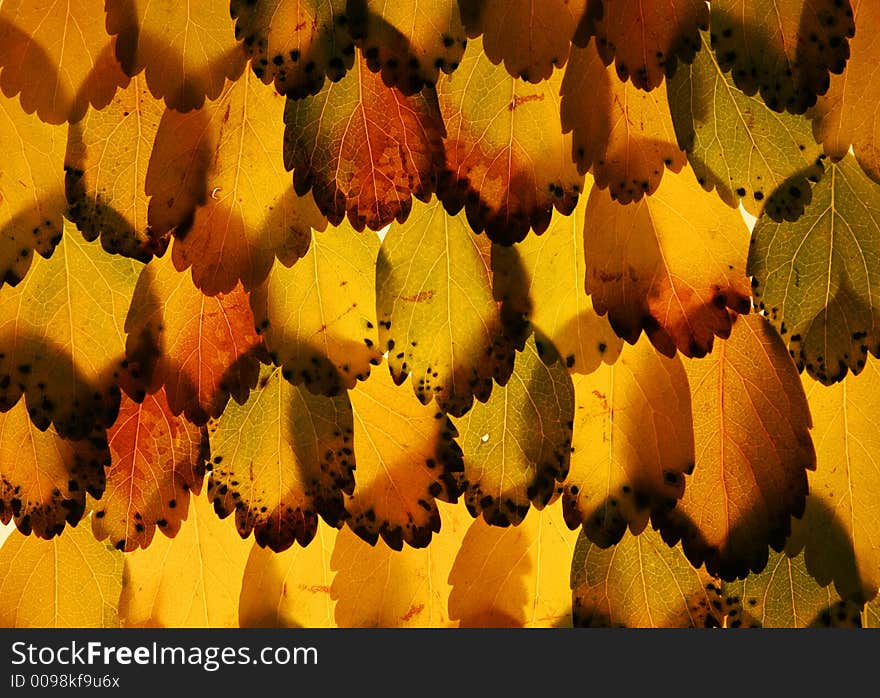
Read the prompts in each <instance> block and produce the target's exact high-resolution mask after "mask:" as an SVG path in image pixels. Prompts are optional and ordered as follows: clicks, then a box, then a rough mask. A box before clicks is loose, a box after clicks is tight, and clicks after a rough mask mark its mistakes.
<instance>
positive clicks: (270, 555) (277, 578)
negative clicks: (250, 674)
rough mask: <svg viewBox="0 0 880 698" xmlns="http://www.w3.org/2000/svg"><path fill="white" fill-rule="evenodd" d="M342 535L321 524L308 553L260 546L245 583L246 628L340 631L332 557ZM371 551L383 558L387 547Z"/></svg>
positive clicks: (241, 611)
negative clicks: (333, 596) (332, 589)
mask: <svg viewBox="0 0 880 698" xmlns="http://www.w3.org/2000/svg"><path fill="white" fill-rule="evenodd" d="M338 533H339V532H338V531H337V530H336V529H335V528H333V527H332V526H328V525H327V524H326V523H324V522H322V521H319V522H318V531H317V533H316V534H315V538H314V539H313V540H312V542H311V543H309V545H308V546H306V547H305V548H303V547H301V546H299V545H293V546H291V547H290V548H288V549H287V550H285V551H284V552H281V553H276V552H275V551H274V550H271V549H270V548H264V547H262V546H260V545H258V544H256V543H254V546H253V548H252V549H251V553H250V556H249V557H248V561H247V566H246V567H245V569H244V578H243V580H242V584H241V596H240V597H239V601H238V618H239V625H240V626H241V627H242V628H333V627H335V626H336V623H335V620H334V607H335V605H336V604H335V603H334V602H333V601H332V599H331V598H330V584H331V582H332V581H333V578H334V573H333V571H332V570H331V569H330V556H331V554H332V553H333V549H334V546H335V544H336V539H337V536H338ZM352 538H354V536H353V535H352ZM361 544H362V545H366V544H365V543H361ZM371 549H372V550H375V551H377V552H378V554H381V553H382V552H384V548H382V547H376V548H371ZM402 554H404V555H405V554H406V553H402Z"/></svg>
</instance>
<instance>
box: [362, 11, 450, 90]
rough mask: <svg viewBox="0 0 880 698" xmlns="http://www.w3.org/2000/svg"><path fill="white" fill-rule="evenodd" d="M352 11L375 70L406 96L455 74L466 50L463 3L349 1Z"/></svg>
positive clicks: (370, 64) (370, 66) (369, 62)
mask: <svg viewBox="0 0 880 698" xmlns="http://www.w3.org/2000/svg"><path fill="white" fill-rule="evenodd" d="M347 11H348V15H347V17H348V21H349V23H350V26H351V35H352V36H353V37H354V38H355V40H357V42H358V45H359V46H360V47H361V49H362V50H363V52H364V56H365V57H366V59H367V65H368V66H369V68H370V70H372V71H374V72H381V74H382V80H384V81H385V84H387V85H393V86H394V87H398V88H399V89H401V90H402V91H403V92H405V93H407V94H412V93H414V92H418V91H420V90H421V89H422V87H424V85H425V84H428V85H433V84H435V83H436V82H437V78H438V76H439V75H440V71H441V70H442V71H443V72H444V73H451V72H452V71H453V70H455V69H456V68H457V67H458V64H459V63H460V62H461V57H462V55H463V54H464V49H465V47H466V46H467V37H466V35H465V30H464V25H463V24H462V21H461V15H460V14H459V10H458V0H417V1H416V2H410V3H394V2H385V1H384V0H350V1H349V2H348V7H347Z"/></svg>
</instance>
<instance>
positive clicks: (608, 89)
mask: <svg viewBox="0 0 880 698" xmlns="http://www.w3.org/2000/svg"><path fill="white" fill-rule="evenodd" d="M616 4H617V3H615V4H614V5H616ZM623 4H625V3H623ZM561 91H562V101H561V106H560V109H561V112H560V113H561V116H562V130H563V131H564V132H566V133H568V132H569V131H571V133H572V144H571V147H572V157H573V158H574V161H575V162H576V163H577V167H578V171H579V172H581V173H584V172H586V171H587V170H592V172H593V176H594V177H595V180H596V184H597V185H598V186H600V187H602V188H603V189H604V188H606V187H608V188H609V191H610V193H611V198H613V199H617V200H619V201H621V202H622V203H629V202H631V201H635V200H638V199H641V198H642V196H643V195H645V194H653V193H654V192H655V191H656V190H657V187H658V186H659V185H660V179H661V178H662V177H663V171H664V169H665V168H667V167H668V168H669V169H671V170H672V171H674V172H679V171H680V170H681V168H682V167H684V165H685V162H686V158H685V154H684V153H683V152H682V151H681V150H679V148H678V145H677V143H676V140H675V133H674V131H673V127H672V121H671V120H670V118H669V105H668V103H667V101H666V95H665V93H664V91H663V90H655V91H653V92H643V91H641V90H639V89H637V88H636V87H635V86H634V85H633V84H632V83H627V82H621V81H620V80H618V79H617V77H616V76H615V75H614V73H613V71H612V69H611V68H610V67H608V68H606V67H605V66H604V65H603V64H602V60H601V59H600V58H599V55H598V53H596V50H595V46H593V45H592V44H589V45H587V47H586V48H573V49H572V53H571V59H570V60H569V62H568V66H567V67H566V69H565V77H564V78H563V80H562V87H561Z"/></svg>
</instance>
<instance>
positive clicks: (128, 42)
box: [107, 0, 245, 111]
mask: <svg viewBox="0 0 880 698" xmlns="http://www.w3.org/2000/svg"><path fill="white" fill-rule="evenodd" d="M107 30H108V31H109V32H110V34H113V35H116V36H117V37H118V38H117V41H116V56H117V58H118V59H119V62H120V63H121V64H122V67H123V68H124V69H125V71H126V73H128V74H129V75H136V74H137V73H139V72H140V71H141V70H143V71H144V75H145V76H146V81H147V85H149V87H150V91H151V92H152V93H153V95H154V96H155V97H156V98H157V99H164V100H165V103H166V104H167V105H168V106H169V107H170V108H171V109H177V110H179V111H189V110H190V109H196V108H198V107H201V106H202V104H203V103H204V101H205V98H206V97H207V99H209V100H211V99H217V97H218V95H219V94H220V91H221V90H222V89H223V83H224V81H225V80H226V79H230V80H231V79H235V78H237V77H238V76H239V75H241V71H242V70H243V69H244V64H245V57H244V56H243V55H242V53H241V50H240V49H239V47H238V45H237V44H236V42H235V37H234V35H233V25H232V21H231V20H230V18H229V12H228V8H227V7H226V4H225V3H223V2H198V1H197V0H182V1H181V0H107Z"/></svg>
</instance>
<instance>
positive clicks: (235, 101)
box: [146, 74, 326, 295]
mask: <svg viewBox="0 0 880 698" xmlns="http://www.w3.org/2000/svg"><path fill="white" fill-rule="evenodd" d="M283 112H284V99H283V98H282V97H281V96H280V95H278V94H277V93H276V92H274V91H273V90H270V89H266V88H265V86H263V85H262V84H260V82H259V81H258V80H256V79H255V78H254V77H253V76H251V75H249V74H248V75H245V76H243V77H242V78H241V79H239V80H238V81H237V82H235V83H229V84H228V85H227V87H226V88H225V89H224V90H223V93H222V94H221V95H220V96H219V98H218V99H217V100H216V101H215V102H210V103H208V104H206V105H205V107H204V108H202V109H199V110H197V111H193V112H190V113H187V114H181V113H179V112H175V111H171V110H168V111H166V112H165V114H164V116H163V117H162V121H161V123H160V124H159V130H158V133H157V135H156V145H155V147H154V149H153V152H152V155H151V157H150V166H149V169H148V171H147V179H146V192H147V194H149V195H150V196H151V199H150V208H149V219H150V225H151V228H152V231H153V234H154V235H166V234H167V233H168V232H169V231H174V232H175V234H176V236H177V239H176V240H175V242H174V247H173V249H172V254H173V258H174V264H175V266H176V267H177V268H178V269H187V268H189V267H192V276H193V280H194V281H195V284H196V286H198V287H199V289H200V290H201V291H202V292H204V293H206V294H208V295H215V294H217V293H229V292H230V291H232V289H233V288H235V285H236V284H237V283H238V282H239V281H241V282H242V284H243V285H244V287H245V288H246V289H248V290H250V289H252V288H253V287H254V286H256V285H257V284H259V283H260V282H262V281H263V280H264V279H265V278H266V275H267V274H268V273H269V269H270V268H271V266H272V262H273V261H274V260H275V257H278V258H279V259H280V260H281V261H282V262H283V263H285V264H288V265H289V264H293V263H294V262H295V261H296V260H297V259H299V258H300V257H301V256H302V255H303V254H305V251H306V250H307V249H308V246H309V237H310V235H311V229H312V228H316V229H319V230H322V229H323V228H324V227H325V226H326V221H324V219H323V218H322V217H321V216H320V214H319V213H318V211H317V209H316V208H315V205H314V203H313V202H312V201H311V200H310V199H309V198H303V197H298V196H297V195H296V194H295V193H294V191H293V189H292V187H291V185H290V176H289V175H288V174H286V173H285V171H284V167H283V162H282V158H281V149H282V140H283V138H282V129H281V123H282V115H283Z"/></svg>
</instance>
